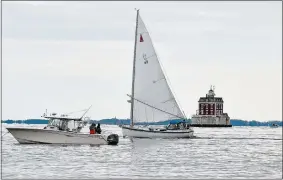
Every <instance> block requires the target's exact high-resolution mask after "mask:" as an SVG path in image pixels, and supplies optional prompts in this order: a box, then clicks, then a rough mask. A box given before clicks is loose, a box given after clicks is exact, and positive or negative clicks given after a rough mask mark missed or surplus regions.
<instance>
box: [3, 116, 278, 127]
mask: <svg viewBox="0 0 283 180" xmlns="http://www.w3.org/2000/svg"><path fill="white" fill-rule="evenodd" d="M90 122H95V123H100V124H109V125H119V124H124V125H129V124H130V120H129V119H116V118H112V119H101V120H90ZM169 122H170V121H161V122H156V123H146V122H141V123H138V124H139V125H145V124H149V125H167V124H169ZM230 122H231V125H232V126H270V125H272V124H277V125H278V126H282V121H278V120H271V121H266V122H259V121H255V120H252V121H245V120H239V119H231V120H230ZM1 123H5V124H47V123H48V120H46V119H27V120H10V119H9V120H2V122H1Z"/></svg>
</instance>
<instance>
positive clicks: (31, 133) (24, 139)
mask: <svg viewBox="0 0 283 180" xmlns="http://www.w3.org/2000/svg"><path fill="white" fill-rule="evenodd" d="M7 130H8V131H9V132H10V133H11V134H12V136H13V137H14V138H15V139H16V140H17V141H18V142H19V143H20V144H79V145H84V144H89V145H106V144H115V142H110V143H109V141H107V136H104V135H101V134H82V133H74V132H66V131H54V130H46V129H33V128H7ZM110 136H111V135H110ZM116 141H117V139H116ZM117 143H118V142H117ZM117 143H116V144H117Z"/></svg>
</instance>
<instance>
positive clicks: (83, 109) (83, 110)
mask: <svg viewBox="0 0 283 180" xmlns="http://www.w3.org/2000/svg"><path fill="white" fill-rule="evenodd" d="M86 110H87V109H83V110H80V111H73V112H69V113H64V114H73V113H76V112H82V111H86Z"/></svg>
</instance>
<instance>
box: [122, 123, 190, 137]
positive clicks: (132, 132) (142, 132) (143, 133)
mask: <svg viewBox="0 0 283 180" xmlns="http://www.w3.org/2000/svg"><path fill="white" fill-rule="evenodd" d="M121 128H122V133H123V136H128V137H136V138H191V137H193V136H194V131H193V130H192V129H185V130H167V131H155V130H153V131H150V130H146V129H138V128H130V127H126V126H121Z"/></svg>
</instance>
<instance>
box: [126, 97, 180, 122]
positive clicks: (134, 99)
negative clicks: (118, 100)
mask: <svg viewBox="0 0 283 180" xmlns="http://www.w3.org/2000/svg"><path fill="white" fill-rule="evenodd" d="M127 96H129V97H131V98H132V96H131V95H129V94H127ZM133 99H134V100H136V101H138V102H140V103H142V104H144V105H146V106H149V107H151V108H153V109H156V110H158V111H161V112H164V113H166V114H170V115H172V116H175V117H177V118H180V119H184V117H180V116H178V115H175V114H172V113H169V112H167V111H164V110H162V109H159V108H157V107H154V106H152V105H150V104H147V103H145V102H142V101H140V100H138V99H136V98H133Z"/></svg>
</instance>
